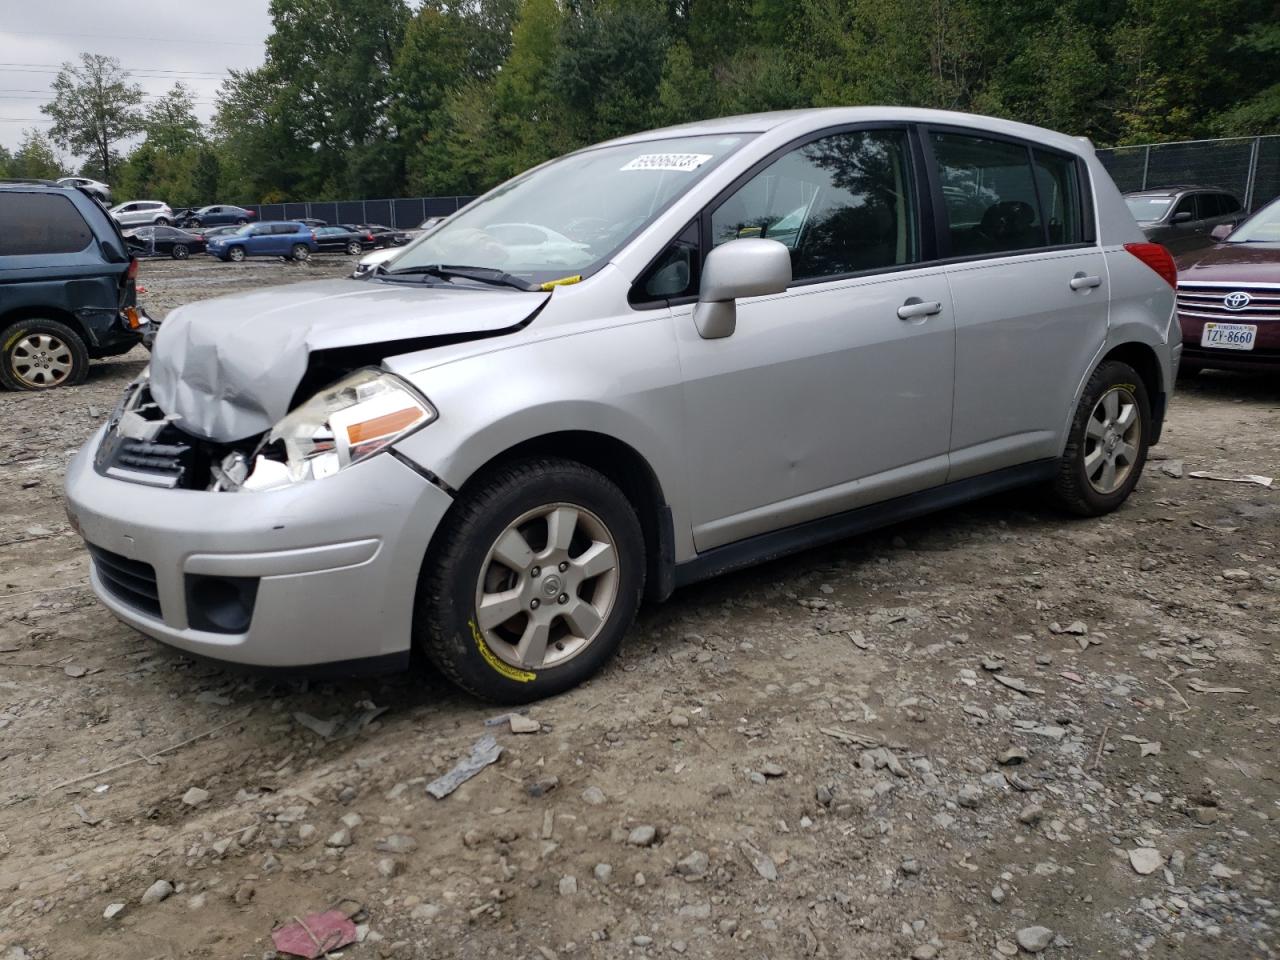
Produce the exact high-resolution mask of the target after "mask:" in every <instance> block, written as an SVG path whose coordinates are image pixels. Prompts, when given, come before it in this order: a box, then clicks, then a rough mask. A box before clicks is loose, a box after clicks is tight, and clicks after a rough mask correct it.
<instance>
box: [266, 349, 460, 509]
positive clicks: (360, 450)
mask: <svg viewBox="0 0 1280 960" xmlns="http://www.w3.org/2000/svg"><path fill="white" fill-rule="evenodd" d="M438 416H439V414H437V413H436V409H435V407H433V406H432V405H431V403H430V401H428V400H427V398H426V397H424V396H422V394H420V393H418V391H417V390H415V389H414V388H413V387H411V386H409V384H407V383H406V382H405V381H403V380H401V379H400V378H399V377H397V376H395V375H394V374H390V373H387V372H385V371H383V370H379V369H377V368H376V367H366V368H364V369H362V370H357V371H356V372H355V373H352V374H350V375H349V376H347V377H344V378H343V379H341V380H339V381H338V382H337V383H334V384H331V385H330V386H328V387H326V388H325V389H323V390H321V391H320V392H319V393H317V394H316V395H315V396H314V397H312V398H311V399H310V400H308V401H307V402H306V403H303V404H301V405H300V406H298V407H295V408H294V409H293V410H291V411H290V412H289V413H288V414H287V415H286V416H285V417H284V418H283V419H282V420H281V421H280V422H279V423H277V424H276V425H275V426H274V427H272V428H271V432H270V433H268V434H267V436H266V439H265V440H264V441H263V444H262V446H261V447H260V448H259V449H258V451H257V454H256V456H255V457H254V464H253V470H252V471H251V472H250V473H249V476H248V477H247V478H246V479H245V481H244V484H243V487H242V489H245V490H265V489H271V488H274V487H281V486H286V485H288V484H292V483H300V482H302V481H304V480H319V479H321V478H322V477H327V476H330V475H332V474H335V473H337V472H338V471H339V470H342V469H344V468H346V467H349V466H351V465H352V464H353V463H359V462H360V461H361V460H367V459H369V458H370V457H372V456H373V455H374V454H377V453H379V452H381V451H382V450H385V449H386V448H387V447H389V446H391V444H393V443H395V442H396V441H397V440H399V439H401V438H402V437H405V436H407V435H409V434H410V433H412V432H413V431H415V430H418V429H420V428H422V427H425V426H426V425H427V424H429V423H431V422H432V421H433V420H435V419H436V418H437V417H438Z"/></svg>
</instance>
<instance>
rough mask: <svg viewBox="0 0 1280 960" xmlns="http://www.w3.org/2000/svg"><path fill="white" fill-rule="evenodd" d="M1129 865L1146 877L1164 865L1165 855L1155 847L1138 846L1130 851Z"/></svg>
mask: <svg viewBox="0 0 1280 960" xmlns="http://www.w3.org/2000/svg"><path fill="white" fill-rule="evenodd" d="M1129 865H1130V866H1132V867H1133V869H1134V872H1135V873H1140V874H1142V875H1143V876H1144V877H1145V876H1146V875H1147V874H1150V873H1155V872H1156V871H1157V870H1159V869H1160V868H1161V867H1163V866H1164V857H1163V856H1161V854H1160V851H1159V850H1156V849H1155V848H1154V847H1138V848H1137V849H1136V850H1130V851H1129Z"/></svg>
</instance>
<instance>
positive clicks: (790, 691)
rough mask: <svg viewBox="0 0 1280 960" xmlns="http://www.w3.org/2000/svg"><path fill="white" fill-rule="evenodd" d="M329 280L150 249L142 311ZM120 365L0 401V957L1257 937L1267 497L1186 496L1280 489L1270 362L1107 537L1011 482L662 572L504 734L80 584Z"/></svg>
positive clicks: (453, 708) (1269, 766)
mask: <svg viewBox="0 0 1280 960" xmlns="http://www.w3.org/2000/svg"><path fill="white" fill-rule="evenodd" d="M351 265H352V262H351V261H350V260H349V259H347V258H317V259H316V260H315V261H314V262H312V263H310V264H292V263H281V262H274V261H259V262H249V263H244V264H221V263H216V262H212V261H204V260H202V259H199V260H193V261H188V262H183V263H178V262H174V263H169V262H159V261H157V262H149V263H144V264H143V268H142V274H141V278H140V280H141V283H142V284H143V285H144V286H145V287H147V288H148V292H147V293H146V294H144V295H143V296H142V298H141V300H142V302H143V303H144V304H145V305H146V306H147V308H148V309H149V310H150V311H151V312H152V313H153V314H154V315H157V316H163V315H164V314H165V313H166V312H167V311H168V310H170V309H172V308H173V307H175V306H178V305H179V304H181V303H183V302H187V301H189V300H192V299H196V298H204V297H209V296H217V295H221V294H224V293H231V292H234V291H236V290H239V289H250V288H252V287H255V286H258V285H261V284H265V283H278V282H290V281H293V280H297V279H303V278H308V277H315V276H335V275H341V274H343V273H346V272H349V270H350V269H351ZM145 362H146V354H145V352H143V351H141V350H136V351H134V352H133V353H132V354H129V355H128V356H125V357H122V358H119V359H117V360H115V361H109V362H103V363H98V364H95V365H94V367H93V369H92V370H91V372H90V376H89V381H88V383H86V384H85V385H84V386H82V387H78V388H72V389H62V390H56V391H52V392H50V393H47V394H24V395H19V394H4V395H0V409H3V411H4V412H5V414H6V416H5V417H4V418H3V419H2V420H0V467H3V469H2V470H0V571H2V573H0V774H2V775H0V956H5V957H10V956H11V957H28V956H29V957H32V958H40V960H44V958H54V957H58V958H61V957H76V958H80V957H83V958H113V960H114V958H120V957H130V958H132V957H138V958H147V957H165V958H169V957H174V958H177V957H202V958H205V957H207V958H222V957H246V958H258V957H262V956H264V954H265V955H266V956H271V938H270V934H271V931H272V929H273V927H275V926H277V925H279V924H281V923H286V922H289V921H290V920H291V919H292V918H294V917H298V916H304V915H306V914H308V913H312V912H315V911H320V910H324V909H326V908H327V907H330V906H337V907H339V908H340V909H344V910H346V911H348V912H349V913H352V914H354V919H355V920H356V922H357V923H358V924H361V927H360V931H361V934H362V935H363V938H364V939H363V942H361V943H358V944H356V945H353V946H352V947H350V948H348V949H346V950H345V951H344V955H346V956H351V957H380V956H397V957H415V958H416V957H464V958H469V957H490V956H502V957H512V958H525V957H532V958H539V957H541V958H548V957H561V958H566V957H645V956H659V955H671V954H672V953H673V952H674V954H677V955H678V954H685V955H687V956H692V957H711V958H717V960H728V958H738V957H778V958H793V957H802V956H819V957H833V958H863V957H866V958H870V957H875V958H881V957H903V958H906V957H916V958H922V960H925V958H929V957H934V956H938V957H941V958H943V960H952V958H987V957H1000V956H1010V955H1013V954H1016V953H1017V952H1018V951H1019V950H1020V949H1022V950H1024V951H1025V950H1028V949H1031V948H1038V947H1040V946H1041V945H1042V944H1043V943H1045V942H1048V944H1049V945H1048V947H1047V949H1046V954H1045V955H1046V956H1050V957H1053V956H1064V957H1065V956H1070V957H1086V956H1094V957H1107V958H1114V957H1124V956H1135V957H1136V956H1149V957H1222V958H1228V957H1231V958H1236V957H1254V956H1257V957H1271V956H1275V954H1276V952H1277V951H1280V908H1278V907H1277V896H1278V894H1280V869H1278V868H1277V865H1278V864H1280V783H1278V782H1277V777H1278V773H1277V746H1276V745H1277V742H1278V740H1280V625H1278V624H1277V622H1276V611H1277V591H1278V590H1280V569H1278V568H1277V567H1278V565H1277V557H1278V554H1277V549H1278V547H1280V489H1276V490H1271V489H1265V488H1263V487H1259V486H1254V485H1246V484H1232V483H1222V482H1215V481H1211V480H1200V479H1193V478H1190V477H1188V476H1186V475H1185V474H1186V473H1188V472H1190V471H1199V470H1205V471H1210V472H1213V473H1217V474H1223V475H1231V476H1241V475H1245V474H1261V475H1267V476H1273V475H1276V474H1277V472H1278V467H1280V381H1276V380H1275V379H1274V378H1270V377H1265V376H1236V375H1232V376H1228V375H1223V374H1212V373H1211V374H1206V375H1204V376H1202V377H1200V378H1198V379H1196V380H1194V381H1191V382H1190V383H1188V384H1184V385H1183V387H1182V389H1181V391H1180V392H1179V393H1178V395H1177V396H1176V398H1175V400H1174V403H1173V406H1172V409H1171V412H1170V419H1169V422H1168V425H1167V427H1166V431H1165V437H1164V443H1163V444H1162V445H1161V446H1160V447H1158V448H1156V449H1155V451H1154V452H1155V455H1156V456H1157V457H1159V458H1161V459H1159V460H1155V461H1153V462H1151V463H1149V464H1148V466H1147V471H1146V473H1145V475H1144V477H1143V479H1142V482H1141V484H1140V486H1139V487H1138V489H1137V491H1136V492H1135V494H1134V496H1133V497H1132V498H1131V499H1130V500H1129V501H1128V503H1126V504H1125V505H1124V506H1123V507H1121V509H1120V510H1119V511H1117V512H1116V513H1115V514H1112V515H1110V516H1108V517H1105V518H1103V519H1101V520H1077V519H1072V518H1067V517H1064V516H1062V515H1061V514H1058V513H1055V512H1054V511H1052V510H1050V509H1047V508H1045V507H1044V506H1043V505H1042V504H1041V502H1040V501H1039V500H1038V499H1037V498H1036V497H1035V496H1034V494H1018V495H1012V496H1003V497H999V498H996V499H993V500H988V501H983V502H981V503H978V504H976V505H973V506H970V507H967V508H964V509H960V510H952V511H949V512H946V513H943V514H940V515H937V516H934V517H930V518H926V519H924V520H921V521H917V522H913V523H910V524H904V525H899V526H897V527H894V528H891V529H888V530H885V531H882V532H880V533H878V534H875V535H871V536H866V537H862V538H858V539H854V540H850V541H847V542H845V543H842V544H839V545H837V546H835V547H832V548H829V549H825V550H819V551H811V552H808V553H804V554H801V555H799V556H797V557H793V558H790V559H787V560H782V561H778V562H775V563H772V564H769V565H767V566H764V567H761V568H758V569H754V570H750V571H746V572H744V573H739V574H735V575H732V576H729V577H725V578H722V579H720V580H717V581H713V582H711V583H708V584H705V585H703V586H700V587H697V588H694V589H688V590H685V591H682V592H680V593H678V594H677V595H676V596H675V597H674V598H673V599H672V600H671V601H670V602H668V603H667V604H665V605H662V606H657V607H652V606H651V607H648V608H646V609H644V610H643V611H642V613H641V616H640V620H639V622H638V623H637V624H636V626H635V627H634V628H633V629H632V630H631V632H630V634H629V635H628V638H627V641H626V642H625V643H624V646H623V650H622V653H621V656H620V657H619V659H618V660H617V661H616V662H614V663H613V664H612V665H611V666H609V667H608V668H606V669H605V671H604V672H603V673H602V674H601V675H600V676H599V677H597V678H596V679H594V680H593V681H591V682H590V683H587V684H586V685H584V686H583V687H581V688H580V689H577V690H575V691H573V692H571V693H568V694H566V695H564V696H562V697H559V698H557V699H555V700H554V701H549V702H544V703H540V704H535V705H534V706H533V707H531V708H530V709H529V711H528V715H529V716H530V717H532V718H534V719H536V720H538V721H540V722H541V724H542V726H541V729H540V730H539V731H538V732H535V733H528V734H523V735H517V734H515V733H513V732H511V731H510V729H509V726H508V725H504V724H497V725H494V726H488V727H486V725H485V720H486V719H488V718H491V717H494V716H495V715H496V714H498V713H499V712H500V711H498V710H497V709H494V708H491V707H487V706H485V705H483V704H480V703H477V702H475V701H473V700H470V699H468V698H466V697H465V696H463V695H461V694H459V693H458V692H457V691H456V690H455V689H453V688H452V687H450V686H449V685H447V684H446V683H445V682H444V681H443V680H441V679H440V678H438V677H435V676H431V675H427V676H426V679H425V681H423V680H422V679H419V678H418V677H404V676H400V677H390V678H378V679H371V680H363V681H344V682H334V683H318V682H310V683H307V682H301V681H296V680H282V679H278V678H271V677H264V676H261V675H254V674H252V673H233V672H229V671H224V670H222V669H219V668H217V667H216V666H212V665H209V664H206V663H195V662H192V661H190V660H187V659H185V658H183V657H181V656H179V655H177V654H175V653H173V652H171V651H169V650H167V649H165V648H164V647H162V646H160V645H159V644H157V643H155V642H153V641H151V640H149V639H147V638H145V637H142V636H141V635H139V634H137V633H135V632H134V631H132V630H131V629H130V628H128V627H126V626H124V625H122V624H120V623H118V622H117V621H115V620H114V618H113V617H111V615H110V614H108V613H107V611H106V610H105V609H104V608H103V607H101V606H100V605H98V604H97V602H96V601H95V600H94V599H93V597H92V594H91V592H90V590H89V588H88V586H87V583H86V580H87V576H88V564H87V560H86V556H85V553H84V550H83V549H82V547H81V544H80V541H79V539H78V538H77V537H76V536H75V534H74V532H73V531H72V530H71V529H70V528H69V526H68V522H67V519H66V516H65V514H64V511H63V506H62V498H61V493H60V488H61V478H62V474H63V471H64V469H65V466H66V463H67V461H68V459H69V458H70V456H71V455H72V454H73V452H74V451H75V449H76V448H77V447H78V446H79V445H80V444H81V443H82V442H83V441H84V439H85V438H86V437H87V436H88V435H89V434H90V433H91V432H92V431H93V430H94V429H95V428H96V427H97V426H98V425H99V424H100V423H101V422H102V420H103V419H104V418H105V416H106V415H107V413H108V412H109V411H110V409H111V408H112V406H113V405H114V404H115V402H116V399H117V396H118V394H119V392H120V390H121V388H122V387H123V386H124V384H125V383H126V382H127V381H128V379H129V378H131V377H132V376H134V375H135V374H136V373H137V372H138V371H139V370H140V369H141V368H142V366H143V365H144V363H145ZM134 495H136V496H139V497H145V496H146V495H147V490H146V488H144V487H139V488H138V489H137V490H136V492H135V493H134ZM228 495H232V494H228ZM246 495H247V494H246ZM378 710H385V712H383V713H380V714H379V713H377V711H378ZM300 716H303V717H304V718H305V723H304V722H300V720H299V717H300ZM317 719H318V720H319V721H321V722H320V723H317V722H316V720H317ZM326 721H337V722H336V723H335V724H331V725H330V728H331V729H332V730H333V736H331V737H328V738H326V737H323V736H321V735H320V733H318V732H316V731H317V728H319V729H320V730H321V731H323V730H324V728H325V722H326ZM485 733H494V734H496V736H497V739H498V742H499V743H500V744H501V745H502V746H503V747H505V752H504V753H503V755H502V758H501V759H500V761H499V762H498V764H496V765H495V766H493V767H490V768H488V769H486V770H485V771H484V772H483V773H481V774H480V775H479V776H478V777H477V778H476V779H474V780H472V781H470V782H469V783H467V784H465V785H464V786H463V787H461V788H460V789H459V790H458V791H457V792H456V793H454V794H452V795H451V796H449V797H447V798H446V799H444V800H435V799H433V798H432V797H430V796H428V795H427V794H426V793H425V790H424V787H425V783H426V782H427V781H429V780H431V779H434V778H435V777H437V776H439V775H440V774H442V773H444V772H445V771H446V770H448V769H449V768H450V767H451V766H452V765H453V764H454V763H455V762H456V760H457V759H458V758H459V757H461V756H462V755H464V754H465V753H466V752H467V751H468V750H469V749H470V747H471V745H472V744H473V743H474V742H475V741H476V740H477V739H478V738H479V737H480V736H482V735H484V734H485ZM99 771H101V772H99ZM192 788H197V789H195V790H193V789H192ZM344 818H346V819H345V822H344ZM638 827H640V828H643V827H652V828H653V829H652V830H651V831H650V830H644V829H640V830H637V829H636V828H638ZM1147 848H1149V850H1147ZM1144 851H1146V852H1144ZM1151 851H1153V852H1151ZM157 881H164V882H165V883H163V884H160V885H159V886H157V887H156V888H155V891H154V892H153V893H152V895H151V896H150V897H148V900H154V901H156V902H148V903H142V902H141V899H142V895H143V893H144V892H146V891H148V889H149V888H152V887H153V885H154V884H156V882H157ZM170 886H171V887H172V891H169V887H170ZM112 904H123V905H124V907H123V910H121V911H119V912H118V914H117V915H116V916H115V917H114V919H110V920H108V919H104V916H103V914H104V910H106V909H107V908H108V906H109V905H112ZM1036 927H1043V928H1047V931H1048V932H1044V931H1037V930H1034V929H1032V928H1036ZM1019 943H1021V944H1022V946H1021V947H1019V946H1018V944H1019ZM10 948H20V950H19V951H16V952H11V953H9V954H4V953H3V952H2V951H3V950H5V949H10ZM21 951H25V953H24V952H21Z"/></svg>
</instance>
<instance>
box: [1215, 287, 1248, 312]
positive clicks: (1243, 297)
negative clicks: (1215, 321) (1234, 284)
mask: <svg viewBox="0 0 1280 960" xmlns="http://www.w3.org/2000/svg"><path fill="white" fill-rule="evenodd" d="M1252 299H1253V297H1251V296H1249V295H1248V294H1247V293H1245V292H1244V291H1243V290H1237V291H1235V292H1234V293H1228V294H1227V295H1226V296H1225V297H1223V298H1222V305H1223V306H1224V307H1226V308H1227V309H1228V310H1243V309H1244V308H1245V307H1247V306H1248V305H1249V301H1251V300H1252Z"/></svg>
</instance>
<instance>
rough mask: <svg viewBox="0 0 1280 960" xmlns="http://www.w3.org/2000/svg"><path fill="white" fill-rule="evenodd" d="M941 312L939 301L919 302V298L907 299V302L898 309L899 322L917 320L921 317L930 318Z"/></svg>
mask: <svg viewBox="0 0 1280 960" xmlns="http://www.w3.org/2000/svg"><path fill="white" fill-rule="evenodd" d="M941 312H942V302H941V301H940V300H921V299H920V298H919V297H908V298H907V302H906V303H904V304H903V305H902V306H900V307H899V308H898V319H899V320H918V319H920V318H921V317H932V316H934V315H935V314H939V313H941Z"/></svg>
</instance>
